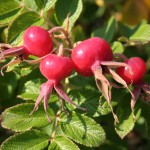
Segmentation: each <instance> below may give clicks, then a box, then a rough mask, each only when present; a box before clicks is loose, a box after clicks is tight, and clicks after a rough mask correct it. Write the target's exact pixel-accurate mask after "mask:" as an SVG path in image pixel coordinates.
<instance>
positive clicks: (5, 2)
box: [0, 0, 22, 26]
mask: <svg viewBox="0 0 150 150" xmlns="http://www.w3.org/2000/svg"><path fill="white" fill-rule="evenodd" d="M21 10H22V7H21V6H20V5H19V3H17V2H16V1H15V0H0V26H3V25H6V24H8V23H10V22H12V21H13V20H14V19H15V18H16V17H17V15H19V13H20V12H21Z"/></svg>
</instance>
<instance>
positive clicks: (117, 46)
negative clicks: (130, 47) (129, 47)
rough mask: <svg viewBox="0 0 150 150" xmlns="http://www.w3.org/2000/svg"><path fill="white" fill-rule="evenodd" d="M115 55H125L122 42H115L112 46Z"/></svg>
mask: <svg viewBox="0 0 150 150" xmlns="http://www.w3.org/2000/svg"><path fill="white" fill-rule="evenodd" d="M111 48H112V51H113V53H123V51H124V47H123V45H122V43H121V42H118V41H115V42H113V43H112V45H111Z"/></svg>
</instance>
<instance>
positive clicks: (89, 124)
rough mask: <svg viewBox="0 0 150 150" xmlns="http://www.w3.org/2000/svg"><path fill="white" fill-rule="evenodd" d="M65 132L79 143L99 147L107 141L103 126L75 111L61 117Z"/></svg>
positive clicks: (62, 127)
mask: <svg viewBox="0 0 150 150" xmlns="http://www.w3.org/2000/svg"><path fill="white" fill-rule="evenodd" d="M60 125H61V129H62V131H63V133H64V134H65V135H66V136H68V137H69V138H71V139H72V140H74V141H75V142H77V143H80V144H83V145H85V146H88V147H98V146H99V145H101V144H102V143H103V142H104V141H105V132H104V130H103V128H102V127H101V126H100V125H99V124H97V123H96V122H95V121H94V120H92V119H91V118H89V117H87V116H84V115H80V114H77V113H75V112H73V113H72V114H70V115H69V116H68V117H67V116H63V117H62V118H61V119H60Z"/></svg>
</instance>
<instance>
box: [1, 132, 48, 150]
mask: <svg viewBox="0 0 150 150" xmlns="http://www.w3.org/2000/svg"><path fill="white" fill-rule="evenodd" d="M48 142H49V136H47V135H46V134H44V133H43V132H41V131H37V130H31V131H26V132H24V133H19V134H16V135H14V136H11V137H10V138H8V139H7V140H6V141H4V142H3V144H2V146H1V150H40V149H44V148H45V147H47V146H48Z"/></svg>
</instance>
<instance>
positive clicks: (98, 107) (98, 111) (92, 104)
mask: <svg viewBox="0 0 150 150" xmlns="http://www.w3.org/2000/svg"><path fill="white" fill-rule="evenodd" d="M125 93H126V91H125V90H123V89H112V100H111V104H112V106H113V107H114V106H116V105H117V104H118V103H119V101H120V100H121V99H122V96H123V95H124V94H125ZM69 97H70V98H71V99H72V100H73V101H74V102H75V103H76V104H77V105H79V106H81V107H83V108H86V109H87V113H88V115H89V116H92V117H99V116H102V115H107V114H109V113H110V112H111V109H110V107H109V105H108V103H107V101H106V100H105V98H104V97H102V95H101V94H100V93H99V91H98V90H96V89H93V90H92V89H82V90H71V91H70V92H69ZM69 106H70V105H69ZM70 107H71V106H70ZM70 107H69V108H70Z"/></svg>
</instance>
